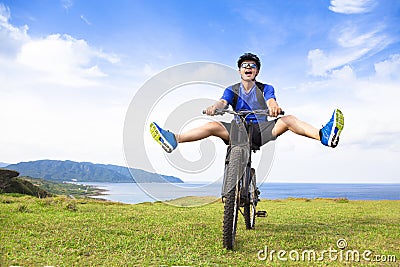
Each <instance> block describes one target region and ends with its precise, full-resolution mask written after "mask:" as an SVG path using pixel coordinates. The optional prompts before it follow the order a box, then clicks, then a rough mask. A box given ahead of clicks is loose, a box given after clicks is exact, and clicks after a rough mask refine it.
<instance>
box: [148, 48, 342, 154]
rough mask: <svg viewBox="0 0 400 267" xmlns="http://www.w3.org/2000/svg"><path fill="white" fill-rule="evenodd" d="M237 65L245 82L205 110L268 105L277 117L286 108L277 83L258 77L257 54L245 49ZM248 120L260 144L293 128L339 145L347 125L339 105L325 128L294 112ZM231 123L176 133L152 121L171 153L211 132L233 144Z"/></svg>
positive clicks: (156, 135) (157, 136)
mask: <svg viewBox="0 0 400 267" xmlns="http://www.w3.org/2000/svg"><path fill="white" fill-rule="evenodd" d="M237 65H238V68H239V70H238V71H239V73H240V76H241V82H240V83H239V84H235V85H232V86H229V87H228V88H226V89H225V91H224V93H223V95H222V97H221V99H219V100H218V101H216V102H215V103H214V105H212V106H210V107H208V108H206V110H205V113H206V114H207V115H210V116H213V115H215V111H216V110H217V109H223V108H225V107H226V106H228V105H231V106H232V107H233V108H234V110H235V111H238V110H260V109H268V110H269V115H270V116H271V117H277V116H278V115H279V114H280V113H281V111H282V109H281V108H280V107H279V105H278V103H277V101H276V98H275V90H274V87H272V86H271V85H268V84H262V83H259V82H257V81H256V77H257V75H258V74H259V72H260V67H261V62H260V59H259V58H258V57H257V56H256V55H254V54H251V53H245V54H243V55H242V56H240V57H239V60H238V62H237ZM247 120H252V121H253V123H254V125H257V127H254V131H253V136H252V141H253V143H254V144H255V145H256V146H258V147H261V146H262V145H264V144H266V143H267V142H269V141H273V140H275V139H276V138H277V137H278V136H280V135H281V134H283V133H285V132H286V131H288V130H289V131H291V132H293V133H295V134H298V135H302V136H305V137H309V138H312V139H315V140H319V141H321V143H322V144H323V145H325V146H329V147H333V148H334V147H336V146H337V145H338V142H339V136H340V133H341V132H342V130H343V127H344V117H343V114H342V112H341V111H340V110H339V109H335V110H334V112H333V115H332V117H331V119H330V120H329V122H328V123H327V124H326V125H325V126H324V127H322V128H321V129H317V128H315V127H313V126H311V125H310V124H308V123H306V122H303V121H301V120H299V119H298V118H296V117H295V116H293V115H285V116H281V117H279V118H276V119H275V120H271V121H268V120H267V117H266V116H256V115H253V116H249V117H248V118H247ZM230 127H231V124H230V123H225V122H217V121H213V122H208V123H206V124H204V125H202V126H200V127H198V128H195V129H191V130H189V131H187V132H184V133H180V134H174V133H172V132H170V131H167V130H164V129H162V128H161V127H160V126H158V125H157V124H156V123H155V122H153V123H151V124H150V132H151V135H152V136H153V138H154V140H155V141H157V142H158V143H159V144H160V145H161V146H162V148H163V149H164V150H165V151H166V152H168V153H171V152H172V151H173V150H174V149H176V147H177V146H178V143H184V142H192V141H198V140H201V139H204V138H207V137H209V136H217V137H220V138H221V139H222V140H223V141H224V142H225V143H226V144H229V133H230Z"/></svg>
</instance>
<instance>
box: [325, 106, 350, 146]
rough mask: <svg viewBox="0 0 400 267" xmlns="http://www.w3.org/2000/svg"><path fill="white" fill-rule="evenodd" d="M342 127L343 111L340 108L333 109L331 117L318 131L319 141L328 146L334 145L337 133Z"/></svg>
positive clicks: (337, 139) (337, 141) (337, 136)
mask: <svg viewBox="0 0 400 267" xmlns="http://www.w3.org/2000/svg"><path fill="white" fill-rule="evenodd" d="M343 127H344V117H343V113H342V112H341V111H340V110H338V109H335V111H334V112H333V115H332V118H331V119H330V120H329V122H328V123H327V124H326V125H325V126H324V127H322V129H321V130H320V131H319V134H320V137H321V143H322V144H324V145H326V146H329V147H336V146H337V145H338V143H339V135H340V133H341V132H342V130H343Z"/></svg>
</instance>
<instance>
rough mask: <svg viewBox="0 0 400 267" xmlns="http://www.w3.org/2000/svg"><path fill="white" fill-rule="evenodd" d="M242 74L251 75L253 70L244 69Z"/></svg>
mask: <svg viewBox="0 0 400 267" xmlns="http://www.w3.org/2000/svg"><path fill="white" fill-rule="evenodd" d="M244 74H246V75H252V74H253V72H252V71H250V70H249V71H245V72H244Z"/></svg>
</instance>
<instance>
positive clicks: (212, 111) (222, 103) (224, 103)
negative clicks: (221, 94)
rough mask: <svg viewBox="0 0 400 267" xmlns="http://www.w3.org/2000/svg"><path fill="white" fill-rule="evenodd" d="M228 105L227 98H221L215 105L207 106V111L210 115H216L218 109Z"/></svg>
mask: <svg viewBox="0 0 400 267" xmlns="http://www.w3.org/2000/svg"><path fill="white" fill-rule="evenodd" d="M227 105H228V102H227V101H226V100H225V99H220V100H218V101H216V102H215V103H214V105H212V106H209V107H208V108H206V110H205V112H206V114H207V115H209V116H214V114H215V110H216V109H223V108H225V107H226V106H227Z"/></svg>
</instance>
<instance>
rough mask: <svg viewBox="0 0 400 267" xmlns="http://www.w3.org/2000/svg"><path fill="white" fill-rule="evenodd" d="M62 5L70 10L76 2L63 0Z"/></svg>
mask: <svg viewBox="0 0 400 267" xmlns="http://www.w3.org/2000/svg"><path fill="white" fill-rule="evenodd" d="M61 5H62V7H63V8H65V9H66V10H69V9H70V8H71V7H72V6H73V5H74V2H73V1H72V0H61Z"/></svg>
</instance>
